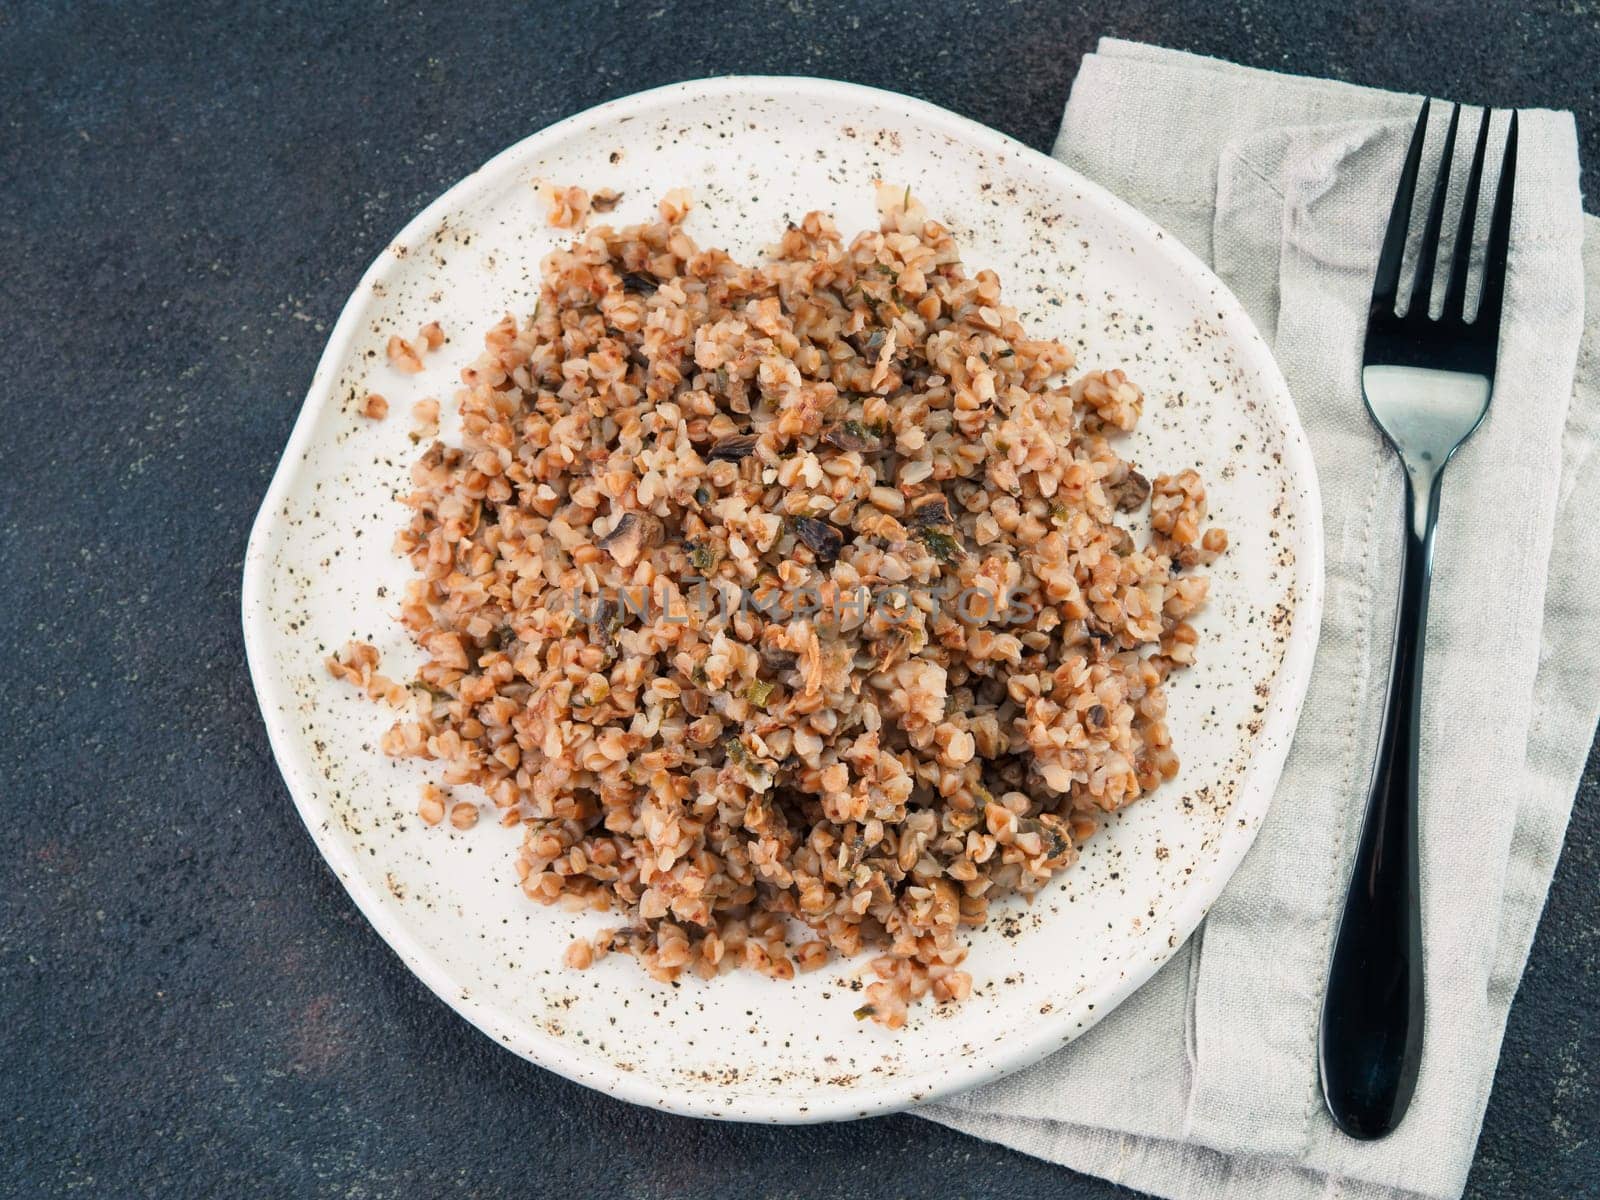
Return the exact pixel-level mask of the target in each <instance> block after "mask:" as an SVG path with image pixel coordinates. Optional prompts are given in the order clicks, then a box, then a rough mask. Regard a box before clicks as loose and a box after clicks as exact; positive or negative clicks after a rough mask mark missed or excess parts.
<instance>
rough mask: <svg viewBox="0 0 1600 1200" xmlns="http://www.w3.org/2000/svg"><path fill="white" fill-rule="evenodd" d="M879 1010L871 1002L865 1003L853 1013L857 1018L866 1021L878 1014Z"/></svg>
mask: <svg viewBox="0 0 1600 1200" xmlns="http://www.w3.org/2000/svg"><path fill="white" fill-rule="evenodd" d="M877 1012H878V1010H877V1009H876V1008H874V1007H873V1006H872V1005H870V1004H863V1005H862V1006H861V1007H860V1008H858V1009H856V1011H855V1012H854V1014H852V1015H853V1016H854V1017H855V1019H856V1020H858V1021H865V1020H866V1019H867V1018H868V1017H871V1016H876V1015H877Z"/></svg>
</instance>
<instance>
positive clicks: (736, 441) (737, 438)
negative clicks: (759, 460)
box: [706, 433, 761, 462]
mask: <svg viewBox="0 0 1600 1200" xmlns="http://www.w3.org/2000/svg"><path fill="white" fill-rule="evenodd" d="M760 440H761V439H760V437H759V435H757V434H754V433H739V434H734V435H733V436H732V437H725V438H718V439H717V440H716V441H715V442H713V443H712V445H711V449H710V451H709V452H708V453H707V454H706V458H707V459H708V460H709V461H711V462H739V461H741V460H742V459H746V458H749V457H750V455H751V454H752V453H754V451H755V448H756V443H757V442H758V441H760Z"/></svg>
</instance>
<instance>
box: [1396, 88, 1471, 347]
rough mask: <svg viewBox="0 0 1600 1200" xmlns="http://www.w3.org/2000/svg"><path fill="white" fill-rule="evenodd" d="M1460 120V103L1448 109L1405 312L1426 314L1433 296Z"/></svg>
mask: <svg viewBox="0 0 1600 1200" xmlns="http://www.w3.org/2000/svg"><path fill="white" fill-rule="evenodd" d="M1460 121H1461V105H1459V104H1457V105H1456V106H1455V107H1453V108H1452V109H1451V110H1450V127H1449V128H1448V129H1446V130H1445V134H1444V149H1443V150H1442V151H1441V152H1440V154H1439V176H1438V178H1437V179H1435V180H1434V181H1433V202H1432V203H1431V204H1429V205H1428V219H1427V222H1426V223H1425V224H1424V225H1423V226H1422V247H1421V249H1420V250H1419V251H1418V254H1417V278H1416V282H1415V283H1413V284H1412V285H1411V302H1410V303H1409V304H1408V305H1406V312H1407V313H1409V314H1411V315H1413V316H1418V317H1425V316H1427V315H1428V301H1429V300H1430V299H1432V297H1433V269H1434V265H1435V264H1436V263H1437V262H1438V261H1439V232H1440V227H1441V226H1442V225H1443V224H1444V194H1445V192H1447V191H1449V190H1450V167H1451V165H1452V164H1453V163H1454V162H1455V153H1456V126H1457V125H1458V124H1459V123H1460Z"/></svg>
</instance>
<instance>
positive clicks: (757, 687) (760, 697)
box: [744, 679, 777, 709]
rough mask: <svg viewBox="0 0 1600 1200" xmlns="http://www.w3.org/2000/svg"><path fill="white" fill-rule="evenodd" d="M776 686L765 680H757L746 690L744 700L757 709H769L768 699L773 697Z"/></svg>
mask: <svg viewBox="0 0 1600 1200" xmlns="http://www.w3.org/2000/svg"><path fill="white" fill-rule="evenodd" d="M776 686H777V685H776V684H773V683H768V682H767V681H766V680H764V679H757V680H756V681H755V682H754V683H752V684H751V685H750V686H749V687H747V688H745V690H744V698H745V699H746V700H748V701H750V703H751V704H754V705H755V706H756V707H757V708H761V709H764V708H766V707H767V700H768V698H769V697H770V696H771V695H772V689H773V688H774V687H776Z"/></svg>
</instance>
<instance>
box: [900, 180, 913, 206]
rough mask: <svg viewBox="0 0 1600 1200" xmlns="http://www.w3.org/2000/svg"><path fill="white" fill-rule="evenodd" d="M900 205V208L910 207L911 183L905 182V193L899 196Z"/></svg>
mask: <svg viewBox="0 0 1600 1200" xmlns="http://www.w3.org/2000/svg"><path fill="white" fill-rule="evenodd" d="M900 207H901V208H910V207H911V185H910V184H909V183H908V184H906V194H905V195H904V196H902V197H901V198H900Z"/></svg>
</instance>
